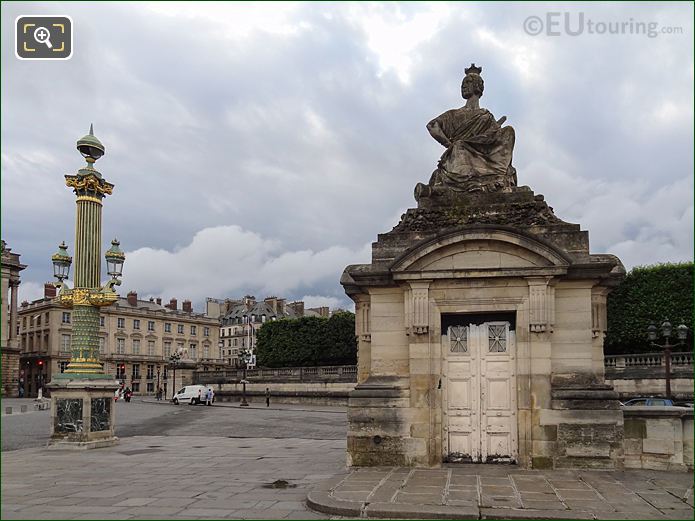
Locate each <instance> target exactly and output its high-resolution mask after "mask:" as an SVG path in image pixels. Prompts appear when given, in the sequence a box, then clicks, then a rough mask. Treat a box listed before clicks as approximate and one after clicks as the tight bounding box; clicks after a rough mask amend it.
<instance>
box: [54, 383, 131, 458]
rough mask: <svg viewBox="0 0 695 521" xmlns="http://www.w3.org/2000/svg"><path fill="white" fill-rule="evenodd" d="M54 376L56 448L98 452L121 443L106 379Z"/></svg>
mask: <svg viewBox="0 0 695 521" xmlns="http://www.w3.org/2000/svg"><path fill="white" fill-rule="evenodd" d="M96 376H97V375H89V376H87V377H85V375H77V374H75V375H72V374H71V375H67V374H65V373H63V374H61V375H55V377H54V378H53V379H52V381H51V383H50V384H49V385H48V386H47V387H48V389H49V390H50V391H51V439H50V440H49V442H48V444H49V446H51V447H55V448H74V449H95V448H101V447H110V446H112V445H115V444H116V443H118V438H116V436H115V435H114V430H115V420H116V415H115V407H114V405H113V403H114V399H113V397H114V392H115V391H116V389H118V382H117V381H116V380H114V379H113V378H112V377H109V376H107V375H99V376H101V378H96Z"/></svg>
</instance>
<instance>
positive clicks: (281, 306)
mask: <svg viewBox="0 0 695 521" xmlns="http://www.w3.org/2000/svg"><path fill="white" fill-rule="evenodd" d="M286 301H287V300H286V299H284V298H279V299H278V315H280V316H282V315H284V314H285V302H286Z"/></svg>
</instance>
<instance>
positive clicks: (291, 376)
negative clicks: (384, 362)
mask: <svg viewBox="0 0 695 521" xmlns="http://www.w3.org/2000/svg"><path fill="white" fill-rule="evenodd" d="M243 377H244V370H243V369H225V370H223V371H196V372H194V373H193V381H194V382H206V383H210V382H215V383H235V382H238V381H240V380H241V379H242V378H243ZM246 379H247V380H248V381H249V382H356V381H357V366H356V365H328V366H317V367H278V368H258V369H248V370H247V371H246Z"/></svg>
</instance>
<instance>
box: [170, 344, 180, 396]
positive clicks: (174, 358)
mask: <svg viewBox="0 0 695 521" xmlns="http://www.w3.org/2000/svg"><path fill="white" fill-rule="evenodd" d="M180 361H181V353H179V352H178V351H177V352H176V353H174V354H172V355H171V356H170V357H169V365H170V366H171V368H172V369H173V370H174V380H173V382H172V384H171V399H172V400H173V399H174V396H176V366H178V365H179V362H180Z"/></svg>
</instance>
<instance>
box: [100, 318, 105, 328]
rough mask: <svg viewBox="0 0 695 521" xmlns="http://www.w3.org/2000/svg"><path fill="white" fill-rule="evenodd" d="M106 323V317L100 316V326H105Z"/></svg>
mask: <svg viewBox="0 0 695 521" xmlns="http://www.w3.org/2000/svg"><path fill="white" fill-rule="evenodd" d="M105 325H106V317H99V327H104V326H105Z"/></svg>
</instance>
